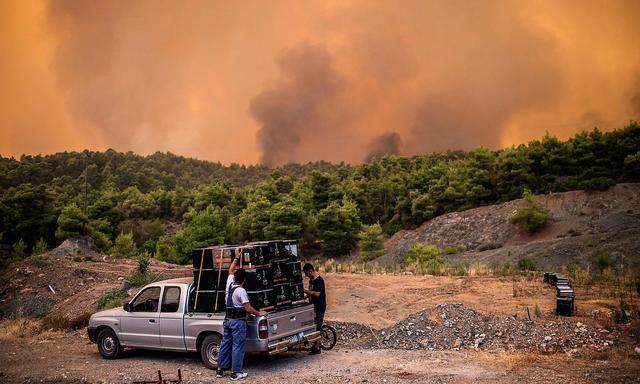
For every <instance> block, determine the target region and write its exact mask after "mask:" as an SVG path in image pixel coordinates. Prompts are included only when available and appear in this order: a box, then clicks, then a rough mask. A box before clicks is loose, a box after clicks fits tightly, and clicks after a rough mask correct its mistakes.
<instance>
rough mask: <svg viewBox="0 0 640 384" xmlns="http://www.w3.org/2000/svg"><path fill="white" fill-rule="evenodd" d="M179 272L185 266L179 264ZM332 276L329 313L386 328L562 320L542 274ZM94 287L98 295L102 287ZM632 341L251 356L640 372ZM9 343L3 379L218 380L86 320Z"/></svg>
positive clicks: (432, 378) (309, 370)
mask: <svg viewBox="0 0 640 384" xmlns="http://www.w3.org/2000/svg"><path fill="white" fill-rule="evenodd" d="M94 266H95V267H94ZM91 267H93V268H98V267H99V268H105V266H104V265H101V264H100V263H90V266H89V267H88V268H89V269H92V268H91ZM114 269H116V268H114ZM113 272H114V273H115V274H116V275H119V274H122V273H116V270H114V271H113ZM174 273H176V274H182V273H183V271H182V270H181V269H178V270H175V272H174ZM325 279H326V285H327V287H328V293H327V295H328V302H329V310H328V312H327V319H328V320H334V321H341V322H349V323H359V324H364V325H368V326H371V327H374V328H377V329H381V328H384V327H388V326H390V325H393V324H395V323H396V322H398V321H401V320H403V319H405V318H406V317H407V316H409V315H411V314H413V313H416V312H417V311H421V310H423V309H427V308H432V307H434V306H436V305H439V304H443V303H459V302H460V303H464V305H465V306H467V307H469V308H472V309H474V310H476V311H479V312H484V313H488V314H499V315H510V316H513V315H517V316H518V317H519V318H520V317H525V316H527V312H526V308H527V307H529V309H530V313H531V316H534V315H533V308H534V307H535V305H536V304H537V305H538V306H539V307H540V309H541V318H539V319H538V318H535V317H534V321H556V319H555V316H554V315H553V305H554V296H555V292H554V290H553V289H552V288H551V287H549V286H548V285H545V284H543V283H542V282H541V281H540V279H539V278H538V277H531V278H528V277H435V276H413V275H369V274H333V273H330V274H326V275H325ZM86 292H87V293H86V295H90V294H91V292H93V291H91V290H89V291H86ZM76 294H78V295H79V294H81V293H80V292H78V293H76ZM577 294H578V297H579V298H581V299H580V300H578V316H576V317H573V318H563V320H562V321H571V322H576V323H577V322H582V323H587V324H596V323H597V319H596V318H595V317H594V316H593V312H594V311H597V310H598V309H599V308H603V305H604V304H607V303H608V301H610V300H608V301H607V300H603V299H602V296H603V295H602V294H599V293H598V292H597V290H593V289H591V291H589V292H586V291H581V289H578V292H577ZM636 300H637V298H636ZM85 301H90V300H89V298H86V300H85ZM66 304H67V305H68V302H67V303H66ZM631 343H632V344H629V343H627V344H621V345H620V346H616V348H609V349H605V350H598V351H594V353H591V354H578V355H575V354H565V353H556V354H551V355H544V354H538V353H526V352H524V351H522V352H518V351H516V352H513V353H509V354H505V353H501V352H487V351H481V350H468V349H466V350H461V351H438V350H436V351H429V350H402V349H378V348H373V349H365V348H358V347H356V346H354V345H350V344H349V343H341V344H339V345H338V346H337V347H336V348H335V349H334V350H332V351H329V352H325V353H323V354H322V355H320V356H307V355H306V353H304V352H290V353H287V354H283V355H280V356H276V357H270V358H267V359H265V358H263V357H258V356H250V357H248V359H247V361H246V370H247V372H249V374H250V375H251V380H250V382H254V383H284V382H300V383H345V382H351V383H405V382H406V383H470V382H477V383H522V382H547V383H566V382H571V383H602V382H607V383H631V382H640V354H637V353H634V352H633V347H634V344H633V343H634V341H633V340H632V341H631ZM0 350H1V351H2V353H1V354H0V383H31V382H33V383H35V382H48V383H83V382H87V383H132V382H133V381H134V380H145V379H146V380H151V379H153V378H154V376H155V375H156V372H157V370H161V371H162V372H163V373H165V374H167V375H169V377H173V376H175V375H176V373H177V370H178V369H181V370H182V373H183V377H184V379H185V382H186V383H212V382H215V381H216V379H215V378H214V376H213V372H212V371H210V370H207V369H206V368H204V366H203V365H202V364H201V362H200V360H199V356H198V355H197V354H181V353H167V352H152V351H138V350H130V351H127V352H126V353H125V356H124V357H123V358H122V359H119V360H115V361H107V360H103V359H102V358H101V357H100V355H99V354H98V351H97V348H96V346H95V345H94V344H91V343H90V342H89V340H88V338H87V337H86V333H85V331H84V330H81V331H78V332H66V333H65V332H53V333H52V332H45V333H41V334H39V335H36V336H28V337H24V338H20V337H18V336H15V335H11V334H0ZM218 381H221V380H218ZM221 382H222V381H221Z"/></svg>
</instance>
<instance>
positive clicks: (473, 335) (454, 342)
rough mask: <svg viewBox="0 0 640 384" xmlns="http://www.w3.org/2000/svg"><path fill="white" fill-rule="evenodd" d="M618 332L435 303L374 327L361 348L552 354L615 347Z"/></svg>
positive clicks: (565, 322)
mask: <svg viewBox="0 0 640 384" xmlns="http://www.w3.org/2000/svg"><path fill="white" fill-rule="evenodd" d="M619 336H620V335H619V333H618V331H611V332H609V331H607V330H604V329H598V328H596V327H593V326H589V325H585V324H582V323H580V322H573V321H569V320H566V321H565V320H559V321H544V320H536V321H529V320H528V319H522V318H515V317H513V316H504V315H489V314H482V313H480V312H478V311H475V310H473V309H471V308H468V307H465V306H464V305H463V304H461V303H455V304H441V305H438V306H436V307H435V308H433V309H430V310H425V311H421V312H418V313H415V314H413V315H411V316H409V317H408V318H406V319H405V320H403V321H400V322H398V323H397V324H395V325H393V326H391V327H388V328H385V329H382V330H380V331H377V332H376V334H375V335H374V336H372V337H370V338H369V339H368V340H367V341H366V342H365V343H363V345H364V346H365V347H366V348H392V349H428V350H461V349H481V350H491V351H515V350H518V351H531V352H534V351H537V352H543V353H554V352H560V351H571V350H574V349H575V350H576V351H577V350H578V349H581V348H585V347H588V348H590V349H596V350H602V349H606V348H608V347H611V346H613V345H615V344H616V343H617V342H618V339H619Z"/></svg>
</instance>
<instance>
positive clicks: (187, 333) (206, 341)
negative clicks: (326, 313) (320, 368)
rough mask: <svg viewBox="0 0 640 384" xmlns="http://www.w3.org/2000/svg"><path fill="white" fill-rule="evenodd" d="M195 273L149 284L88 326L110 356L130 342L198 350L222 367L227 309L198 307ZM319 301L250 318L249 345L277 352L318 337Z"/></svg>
mask: <svg viewBox="0 0 640 384" xmlns="http://www.w3.org/2000/svg"><path fill="white" fill-rule="evenodd" d="M194 291H195V288H194V286H193V279H192V278H179V279H172V280H165V281H160V282H156V283H153V284H149V285H147V286H145V287H144V288H143V289H141V290H140V292H138V293H137V294H136V296H135V297H134V298H133V299H132V300H131V301H129V302H128V303H125V304H124V305H123V307H122V308H113V309H109V310H106V311H101V312H97V313H95V314H93V315H92V316H91V318H90V320H89V327H88V328H87V332H88V334H89V339H90V340H91V342H93V343H97V345H98V351H99V352H100V354H101V355H102V357H103V358H105V359H115V358H117V357H119V356H120V355H121V354H122V352H123V350H124V348H143V349H157V350H167V351H184V352H198V353H200V356H201V358H202V361H203V363H204V365H205V366H207V367H208V368H211V369H216V368H217V360H218V351H219V349H220V343H221V339H222V333H223V326H222V322H223V321H224V313H195V312H193V303H194V299H195V294H194ZM320 337H321V335H320V332H318V331H317V330H316V326H315V324H314V311H313V305H311V304H308V303H304V304H301V305H299V306H296V307H293V308H290V309H286V310H281V311H274V312H270V313H268V314H267V316H262V317H255V316H251V315H250V316H249V318H248V319H247V341H246V351H247V352H250V353H252V352H257V353H265V354H277V353H280V352H283V351H286V350H288V349H289V348H291V347H293V346H295V345H299V344H305V345H308V344H310V343H313V342H315V341H316V340H318V339H319V338H320Z"/></svg>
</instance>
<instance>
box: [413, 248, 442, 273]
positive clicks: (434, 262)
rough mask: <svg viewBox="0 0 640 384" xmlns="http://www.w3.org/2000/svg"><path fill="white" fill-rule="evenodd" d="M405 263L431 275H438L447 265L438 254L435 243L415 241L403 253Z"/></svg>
mask: <svg viewBox="0 0 640 384" xmlns="http://www.w3.org/2000/svg"><path fill="white" fill-rule="evenodd" d="M404 261H405V263H406V264H407V265H408V266H410V267H413V268H416V269H418V270H419V271H420V272H427V273H428V274H431V275H440V274H442V273H443V272H444V270H445V268H446V267H447V266H448V265H449V263H448V262H447V260H445V259H444V258H443V257H442V255H441V254H440V249H439V248H438V247H436V246H435V245H425V244H421V243H415V244H414V245H413V246H412V247H411V249H410V250H409V252H407V254H406V255H405V258H404Z"/></svg>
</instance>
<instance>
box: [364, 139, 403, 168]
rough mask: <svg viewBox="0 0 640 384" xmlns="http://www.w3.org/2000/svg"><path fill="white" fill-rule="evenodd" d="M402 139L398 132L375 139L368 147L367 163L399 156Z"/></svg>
mask: <svg viewBox="0 0 640 384" xmlns="http://www.w3.org/2000/svg"><path fill="white" fill-rule="evenodd" d="M401 146H402V139H401V138H400V135H399V134H398V133H397V132H388V133H384V134H382V135H380V136H376V137H374V138H373V139H372V140H371V142H370V143H369V146H368V148H367V149H368V151H367V156H366V157H365V161H371V160H375V159H380V158H382V157H384V156H385V155H399V154H400V147H401Z"/></svg>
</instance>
